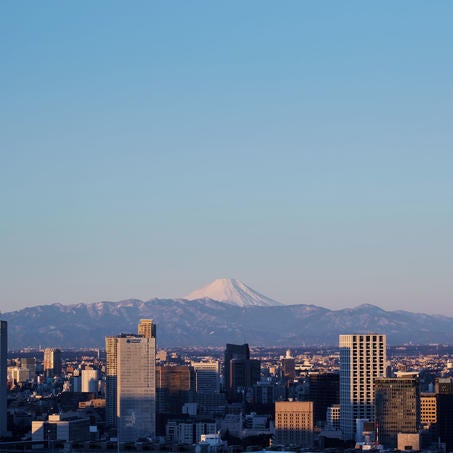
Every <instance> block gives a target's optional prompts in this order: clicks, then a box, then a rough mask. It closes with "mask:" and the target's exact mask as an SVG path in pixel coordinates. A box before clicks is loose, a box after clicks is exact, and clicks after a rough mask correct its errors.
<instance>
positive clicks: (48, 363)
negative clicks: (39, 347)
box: [44, 348, 61, 378]
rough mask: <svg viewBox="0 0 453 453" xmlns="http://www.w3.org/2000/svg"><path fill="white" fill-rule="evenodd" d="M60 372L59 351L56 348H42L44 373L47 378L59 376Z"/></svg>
mask: <svg viewBox="0 0 453 453" xmlns="http://www.w3.org/2000/svg"><path fill="white" fill-rule="evenodd" d="M60 374H61V351H60V350H59V349H56V348H46V349H44V375H45V376H46V377H47V378H53V377H55V376H60Z"/></svg>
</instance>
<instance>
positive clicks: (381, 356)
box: [340, 333, 387, 440]
mask: <svg viewBox="0 0 453 453" xmlns="http://www.w3.org/2000/svg"><path fill="white" fill-rule="evenodd" d="M386 347H387V345H386V337H385V335H382V334H376V333H369V334H350V335H340V427H341V430H342V431H343V436H344V439H345V440H353V439H354V436H355V434H356V432H355V431H356V420H357V419H368V420H369V421H373V420H374V380H375V378H377V377H385V369H386V360H387V359H386V357H387V355H386Z"/></svg>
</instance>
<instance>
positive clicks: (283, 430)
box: [275, 401, 314, 448]
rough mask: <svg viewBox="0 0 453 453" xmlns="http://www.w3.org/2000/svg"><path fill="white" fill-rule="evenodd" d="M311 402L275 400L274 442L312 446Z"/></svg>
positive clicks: (304, 446) (295, 445) (285, 444)
mask: <svg viewBox="0 0 453 453" xmlns="http://www.w3.org/2000/svg"><path fill="white" fill-rule="evenodd" d="M313 430H314V421H313V402H312V401H277V402H276V403H275V443H276V444H278V445H283V446H292V447H300V448H311V447H312V446H313Z"/></svg>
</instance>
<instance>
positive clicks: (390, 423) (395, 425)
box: [374, 376, 420, 448]
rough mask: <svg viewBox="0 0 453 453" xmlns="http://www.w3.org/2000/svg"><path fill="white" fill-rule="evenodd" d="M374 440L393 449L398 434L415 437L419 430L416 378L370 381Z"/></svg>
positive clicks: (417, 383) (417, 385)
mask: <svg viewBox="0 0 453 453" xmlns="http://www.w3.org/2000/svg"><path fill="white" fill-rule="evenodd" d="M374 395H375V417H374V422H375V425H376V437H377V439H376V440H377V441H378V442H379V443H380V444H381V445H384V447H385V448H396V447H397V445H398V433H404V434H416V433H417V432H418V430H419V427H420V391H419V382H418V378H417V377H410V376H404V377H396V378H376V379H375V381H374Z"/></svg>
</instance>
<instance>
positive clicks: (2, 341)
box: [0, 321, 8, 437]
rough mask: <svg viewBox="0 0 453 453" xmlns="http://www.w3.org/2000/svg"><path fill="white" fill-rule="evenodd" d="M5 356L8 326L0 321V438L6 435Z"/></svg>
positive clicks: (6, 363)
mask: <svg viewBox="0 0 453 453" xmlns="http://www.w3.org/2000/svg"><path fill="white" fill-rule="evenodd" d="M7 356H8V324H7V322H6V321H0V437H4V436H6V434H7V404H6V402H7V398H8V389H7V384H6V379H7V366H8V361H7Z"/></svg>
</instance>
